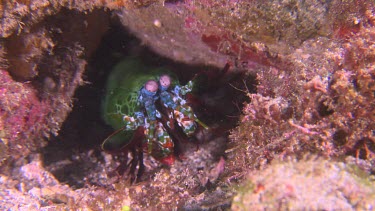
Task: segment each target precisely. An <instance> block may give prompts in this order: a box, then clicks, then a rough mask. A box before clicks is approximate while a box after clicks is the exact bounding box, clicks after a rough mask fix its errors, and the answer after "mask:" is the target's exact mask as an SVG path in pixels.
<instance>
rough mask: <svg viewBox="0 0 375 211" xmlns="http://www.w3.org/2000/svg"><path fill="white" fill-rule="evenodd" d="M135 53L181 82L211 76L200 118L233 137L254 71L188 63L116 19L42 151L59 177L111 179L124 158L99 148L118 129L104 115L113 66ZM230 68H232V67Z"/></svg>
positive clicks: (76, 181)
mask: <svg viewBox="0 0 375 211" xmlns="http://www.w3.org/2000/svg"><path fill="white" fill-rule="evenodd" d="M130 56H131V57H137V58H139V59H140V60H141V61H142V62H144V63H145V64H147V65H150V66H154V67H159V66H163V67H167V68H169V69H170V70H172V72H174V73H175V74H176V75H177V76H178V79H179V80H180V83H181V84H185V83H186V82H187V81H189V80H191V79H192V78H193V77H194V76H195V75H197V74H201V73H203V74H205V75H206V76H208V77H207V78H208V80H207V81H205V84H204V85H205V88H204V89H203V91H202V92H200V93H198V94H197V95H198V96H197V98H196V99H197V100H198V101H199V103H197V102H195V104H194V103H193V105H192V107H193V109H194V112H195V114H196V115H197V116H198V118H200V119H201V120H202V121H204V122H205V123H207V124H208V125H209V126H210V127H211V128H215V130H212V131H213V132H212V133H218V132H217V131H220V133H223V131H224V135H225V136H228V134H229V131H230V130H231V129H232V128H233V127H235V126H236V124H237V123H238V119H239V117H240V115H241V110H242V106H243V104H244V102H246V101H248V100H249V97H248V96H247V92H250V93H253V92H255V87H256V77H255V76H254V75H248V74H246V73H245V72H244V71H241V70H232V69H233V68H232V67H230V66H226V67H222V68H217V67H209V66H205V65H189V64H184V63H179V62H175V61H172V60H170V59H167V58H164V57H162V56H160V55H157V54H155V53H154V52H153V51H152V50H150V49H149V48H147V47H146V46H143V45H142V42H141V41H140V40H138V39H137V38H136V37H134V36H133V35H132V34H131V33H130V32H129V31H127V29H125V28H124V26H123V25H121V23H120V21H119V20H118V19H116V18H112V20H111V23H110V27H109V29H108V31H107V32H106V33H105V34H104V36H103V37H102V39H101V41H100V44H99V45H98V47H97V49H96V50H95V51H94V53H93V54H92V56H91V57H90V58H88V65H87V67H86V70H85V73H84V76H83V79H84V81H85V85H83V86H80V87H79V88H78V89H77V90H76V92H75V94H74V99H73V104H74V107H73V110H72V111H71V113H70V114H69V116H68V117H67V119H66V120H65V121H64V123H63V125H62V128H61V130H60V131H59V135H58V136H57V137H53V138H51V140H49V144H48V145H47V146H46V147H45V148H43V150H42V154H43V162H44V165H45V168H46V169H47V170H48V171H50V172H51V173H52V174H54V176H55V177H56V178H57V179H58V180H59V181H60V182H62V183H66V184H69V185H70V186H71V187H73V188H81V187H84V186H85V185H87V184H89V185H97V186H108V185H110V184H111V181H112V180H111V179H110V178H109V176H108V172H109V171H110V170H113V169H115V168H116V167H117V166H118V165H119V162H121V157H120V156H117V155H114V156H112V155H110V154H107V153H105V152H103V151H102V149H101V148H100V145H101V143H102V142H103V140H105V138H106V137H107V136H108V135H110V134H111V133H112V132H113V131H114V130H113V129H112V128H111V127H110V126H109V125H107V124H106V123H105V122H104V121H103V119H102V113H101V102H102V98H103V95H104V92H105V85H106V82H107V77H108V75H109V73H110V70H111V69H112V68H113V67H114V66H115V65H116V64H117V63H118V62H120V61H121V60H123V59H124V58H127V57H130ZM228 68H231V70H230V71H228ZM215 131H216V132H215ZM224 150H225V148H224V149H222V152H221V153H222V154H223V153H224Z"/></svg>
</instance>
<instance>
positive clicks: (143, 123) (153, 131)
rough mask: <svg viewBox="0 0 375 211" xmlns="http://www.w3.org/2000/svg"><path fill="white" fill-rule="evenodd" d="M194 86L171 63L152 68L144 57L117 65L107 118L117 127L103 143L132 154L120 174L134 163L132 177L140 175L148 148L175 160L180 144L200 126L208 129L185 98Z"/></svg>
mask: <svg viewBox="0 0 375 211" xmlns="http://www.w3.org/2000/svg"><path fill="white" fill-rule="evenodd" d="M193 87H194V83H193V82H192V81H190V82H188V83H187V84H186V85H185V86H181V85H180V84H179V83H178V80H177V77H176V76H175V75H174V74H173V73H172V72H171V71H169V70H168V69H166V68H151V67H148V66H146V65H144V64H142V63H141V62H140V61H139V60H138V59H127V60H124V61H122V62H120V63H119V64H118V65H116V66H115V68H114V69H113V71H112V72H111V74H110V76H109V78H108V82H107V87H106V93H105V98H104V100H103V118H104V120H105V122H106V123H107V124H109V125H111V126H112V127H113V129H115V130H116V131H115V132H114V133H112V134H111V135H110V136H108V138H106V139H105V140H104V142H103V144H102V149H103V150H105V151H107V152H121V153H125V154H126V155H125V158H126V160H125V162H124V163H123V164H121V165H120V166H119V167H118V173H119V174H123V173H124V172H125V171H126V170H127V169H128V167H129V166H130V174H131V176H132V180H135V179H136V178H139V177H140V176H141V174H142V172H143V171H144V165H143V153H144V152H147V154H148V155H151V156H152V157H154V158H155V159H156V160H158V161H160V162H161V163H164V164H167V165H171V164H173V162H174V159H175V155H178V150H175V148H176V147H175V145H177V144H179V143H180V142H183V141H186V140H188V139H189V137H190V136H192V135H193V134H194V132H195V130H196V129H197V127H201V128H206V129H207V126H206V125H205V124H204V123H202V122H201V121H200V120H199V119H198V118H197V117H196V116H195V114H194V112H193V110H192V109H191V107H190V106H188V104H187V103H186V100H185V99H184V95H186V94H187V93H188V92H191V91H192V89H193ZM159 98H160V99H159ZM129 152H130V153H131V154H132V160H131V161H130V162H128V161H127V154H128V153H129ZM137 166H138V172H137V176H136V178H135V175H133V174H134V173H135V171H136V168H137Z"/></svg>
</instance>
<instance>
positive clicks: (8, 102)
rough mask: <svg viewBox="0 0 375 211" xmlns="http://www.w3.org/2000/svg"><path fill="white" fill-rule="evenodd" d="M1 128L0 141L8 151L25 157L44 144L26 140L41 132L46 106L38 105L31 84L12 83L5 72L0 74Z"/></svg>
mask: <svg viewBox="0 0 375 211" xmlns="http://www.w3.org/2000/svg"><path fill="white" fill-rule="evenodd" d="M0 96H1V97H0V126H1V128H0V129H1V130H2V134H0V135H1V137H0V138H1V139H2V140H3V142H5V143H6V144H7V146H8V148H9V149H10V150H11V151H10V152H9V154H13V152H14V151H18V153H14V154H19V153H20V152H22V153H21V154H23V153H27V152H28V150H30V149H35V147H39V146H41V145H43V143H44V142H43V141H41V140H39V142H30V141H29V140H28V138H29V137H30V136H32V135H36V134H38V133H40V131H41V130H43V124H45V118H44V116H46V115H47V113H48V110H49V109H47V108H49V106H48V104H47V102H43V101H39V99H38V97H37V95H36V93H35V90H34V89H33V88H32V87H31V86H30V84H25V83H20V82H15V81H13V80H12V78H11V77H10V76H9V74H8V72H6V71H4V70H0Z"/></svg>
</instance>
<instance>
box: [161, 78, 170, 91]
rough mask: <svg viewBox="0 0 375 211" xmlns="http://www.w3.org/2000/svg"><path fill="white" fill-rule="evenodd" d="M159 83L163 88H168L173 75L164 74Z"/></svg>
mask: <svg viewBox="0 0 375 211" xmlns="http://www.w3.org/2000/svg"><path fill="white" fill-rule="evenodd" d="M159 83H160V85H161V86H162V87H163V88H166V89H167V88H168V87H169V86H170V85H171V77H169V75H162V76H160V78H159Z"/></svg>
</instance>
